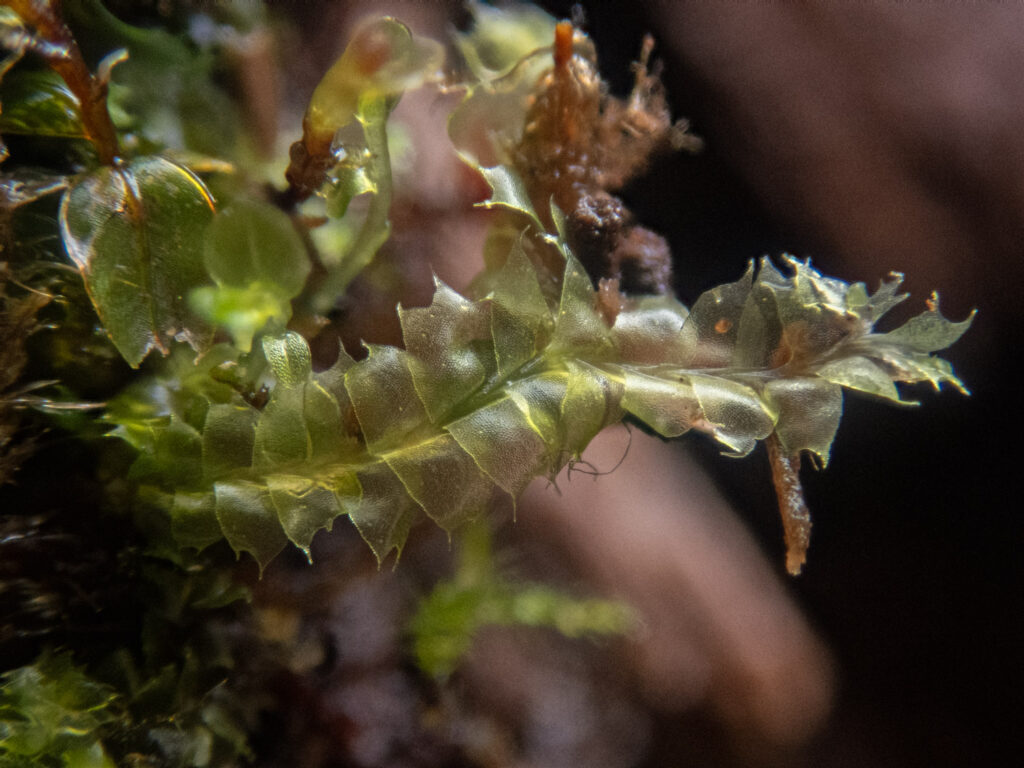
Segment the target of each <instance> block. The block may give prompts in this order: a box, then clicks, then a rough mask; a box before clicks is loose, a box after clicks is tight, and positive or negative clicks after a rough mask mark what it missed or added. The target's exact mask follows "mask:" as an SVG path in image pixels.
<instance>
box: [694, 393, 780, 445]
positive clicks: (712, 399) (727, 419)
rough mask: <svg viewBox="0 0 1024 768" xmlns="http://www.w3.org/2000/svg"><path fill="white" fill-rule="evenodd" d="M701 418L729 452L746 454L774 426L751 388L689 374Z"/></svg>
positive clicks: (766, 408)
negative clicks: (712, 428)
mask: <svg viewBox="0 0 1024 768" xmlns="http://www.w3.org/2000/svg"><path fill="white" fill-rule="evenodd" d="M689 379H690V384H691V386H692V387H693V391H694V394H695V395H696V397H697V400H698V402H699V403H700V408H701V411H703V413H704V418H705V419H707V421H708V422H710V423H711V424H712V425H713V426H714V431H713V434H714V436H715V439H716V440H718V441H719V442H721V443H723V444H725V445H726V446H728V447H729V448H730V449H732V450H731V451H730V455H734V456H746V455H747V454H748V453H750V451H752V450H753V449H754V446H755V445H756V444H757V441H758V440H763V439H764V438H766V437H768V435H770V434H771V433H772V431H773V430H774V429H775V417H776V415H775V414H774V413H771V412H770V411H769V410H768V406H767V404H766V403H765V402H764V401H763V400H762V399H761V398H760V397H759V396H758V395H757V393H756V392H754V390H752V389H750V387H746V386H744V385H743V384H739V383H737V382H735V381H730V380H729V379H725V378H720V377H713V376H697V375H693V374H691V375H690V376H689Z"/></svg>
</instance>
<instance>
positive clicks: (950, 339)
mask: <svg viewBox="0 0 1024 768" xmlns="http://www.w3.org/2000/svg"><path fill="white" fill-rule="evenodd" d="M975 314H976V313H975V312H972V313H971V314H970V317H968V318H967V319H966V320H964V321H962V322H959V323H954V322H951V321H949V320H947V319H946V318H944V317H943V316H942V314H941V313H940V312H939V298H938V296H936V295H934V294H933V296H932V303H931V305H930V308H929V310H928V311H927V312H924V313H922V314H920V315H918V316H917V317H912V318H910V320H908V321H907V322H906V323H904V324H903V325H901V326H900V327H899V328H897V329H896V330H894V331H890V332H889V333H883V334H880V338H879V341H880V342H889V343H892V344H898V345H900V346H903V347H907V348H909V349H912V350H914V351H916V352H937V351H938V350H940V349H945V348H946V347H948V346H950V345H952V344H953V343H954V342H956V340H957V339H959V338H960V337H961V336H963V334H964V333H965V332H966V331H967V329H968V328H969V327H970V326H971V322H972V321H973V320H974V315H975Z"/></svg>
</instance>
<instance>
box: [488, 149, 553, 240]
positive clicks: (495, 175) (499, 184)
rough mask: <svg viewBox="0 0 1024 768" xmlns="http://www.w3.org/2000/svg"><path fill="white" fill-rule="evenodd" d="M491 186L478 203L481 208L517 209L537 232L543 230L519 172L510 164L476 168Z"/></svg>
mask: <svg viewBox="0 0 1024 768" xmlns="http://www.w3.org/2000/svg"><path fill="white" fill-rule="evenodd" d="M477 170H478V171H479V172H480V174H481V175H482V176H483V177H484V180H485V181H486V182H487V184H488V186H490V188H491V196H490V198H489V199H487V200H485V201H484V202H482V203H480V206H481V207H483V208H505V209H508V210H510V211H517V212H518V213H521V214H523V215H525V216H526V217H527V219H528V220H529V221H530V223H531V224H533V226H534V227H535V228H536V231H537V232H538V233H543V232H544V231H545V229H544V225H543V224H542V223H541V220H540V218H539V217H538V216H537V211H536V210H534V207H533V203H532V202H530V194H529V192H528V191H527V189H526V185H525V184H524V183H523V180H522V179H521V178H520V177H519V174H518V173H517V172H516V171H515V170H514V169H513V168H511V167H510V166H507V165H496V166H494V167H493V168H478V169H477Z"/></svg>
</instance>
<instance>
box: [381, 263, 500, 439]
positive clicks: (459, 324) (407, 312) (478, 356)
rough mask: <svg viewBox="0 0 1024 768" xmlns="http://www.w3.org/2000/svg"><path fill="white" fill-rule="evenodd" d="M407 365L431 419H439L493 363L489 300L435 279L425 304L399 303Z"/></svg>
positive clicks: (483, 376)
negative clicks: (470, 296) (405, 305)
mask: <svg viewBox="0 0 1024 768" xmlns="http://www.w3.org/2000/svg"><path fill="white" fill-rule="evenodd" d="M398 316H399V319H400V320H401V323H402V338H403V339H404V340H405V348H406V351H408V352H409V355H410V357H409V359H408V364H409V370H410V372H411V373H412V377H413V383H414V384H415V386H416V391H417V393H418V394H419V397H420V399H421V400H422V401H423V403H424V405H425V406H426V409H427V413H429V414H430V418H431V420H433V421H434V422H435V423H436V422H438V421H439V420H440V419H441V417H442V416H444V415H445V414H447V413H448V412H449V411H451V410H452V408H454V407H455V405H456V404H457V403H459V402H460V401H462V400H463V399H464V398H466V397H467V396H468V395H469V394H470V393H471V392H473V390H475V389H476V388H477V387H479V386H480V385H481V384H482V383H483V381H484V379H485V377H486V376H487V373H488V369H489V368H493V363H490V362H489V361H488V360H486V359H485V357H484V353H486V355H487V357H491V356H492V354H491V351H490V350H489V349H486V348H483V347H482V345H481V344H480V343H479V342H481V341H483V340H487V341H489V340H490V324H491V316H490V304H489V303H482V302H471V301H468V300H467V299H464V298H463V297H462V296H460V295H459V294H457V293H456V292H455V291H453V290H452V289H451V288H449V287H448V286H446V285H445V284H444V283H442V282H440V281H439V280H436V281H435V290H434V298H433V301H432V302H431V304H430V306H429V307H424V308H420V309H402V308H399V310H398Z"/></svg>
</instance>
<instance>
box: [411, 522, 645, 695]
mask: <svg viewBox="0 0 1024 768" xmlns="http://www.w3.org/2000/svg"><path fill="white" fill-rule="evenodd" d="M488 626H527V627H548V628H551V629H554V630H556V631H557V632H559V633H561V634H562V635H564V636H566V637H573V638H577V637H604V636H610V635H621V634H625V633H627V632H629V631H630V630H632V629H633V628H634V627H635V626H636V618H635V617H634V615H633V613H632V611H630V610H629V608H628V607H627V606H626V605H624V604H622V603H618V602H615V601H613V600H602V599H598V598H577V597H573V596H572V595H569V594H567V593H565V592H560V591H558V590H557V589H553V588H551V587H548V586H544V585H542V584H531V583H523V582H518V581H514V580H511V579H509V578H506V577H504V576H502V575H500V574H498V573H496V572H495V569H494V559H493V555H492V553H491V540H490V529H489V523H487V522H486V521H484V520H480V521H476V522H474V523H472V524H470V525H469V526H467V527H466V529H465V530H464V531H463V534H462V536H460V538H459V558H458V563H457V566H456V571H455V574H454V576H453V577H452V578H451V579H448V580H445V581H442V582H440V583H438V584H437V585H436V586H435V587H434V589H433V590H432V591H431V592H430V594H429V595H427V596H426V598H425V599H424V600H422V601H421V602H420V605H419V608H418V610H417V611H416V614H415V616H413V618H412V621H411V622H410V624H409V634H410V636H411V639H412V647H413V653H414V655H415V657H416V661H417V663H418V664H419V665H420V667H421V668H422V669H423V670H424V671H425V672H427V674H430V675H432V676H434V677H437V678H446V677H448V676H449V675H450V674H451V673H452V672H453V671H454V670H455V668H456V667H457V665H458V663H459V662H460V661H461V659H462V658H463V656H465V654H466V653H467V652H468V651H469V649H470V648H471V646H472V643H473V639H474V637H475V636H476V635H477V633H478V632H479V631H480V630H481V629H483V628H484V627H488Z"/></svg>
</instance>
